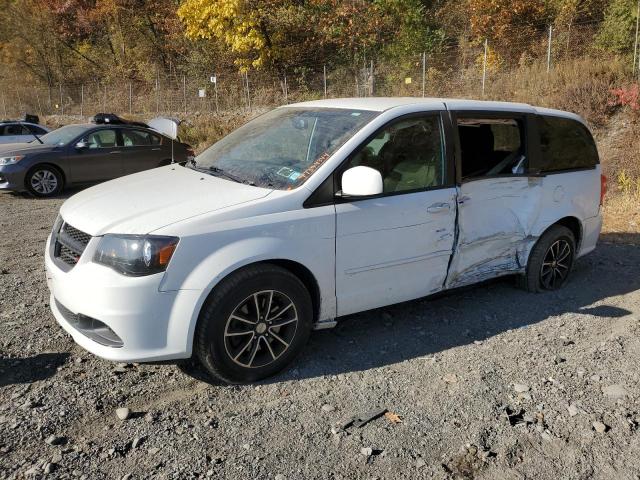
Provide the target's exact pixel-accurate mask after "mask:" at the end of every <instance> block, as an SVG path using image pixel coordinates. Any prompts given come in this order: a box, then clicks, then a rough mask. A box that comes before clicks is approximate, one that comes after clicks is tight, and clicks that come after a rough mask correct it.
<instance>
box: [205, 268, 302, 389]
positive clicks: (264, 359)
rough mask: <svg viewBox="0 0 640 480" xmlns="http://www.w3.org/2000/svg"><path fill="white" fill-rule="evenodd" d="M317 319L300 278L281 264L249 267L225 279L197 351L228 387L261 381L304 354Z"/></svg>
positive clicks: (212, 300)
mask: <svg viewBox="0 0 640 480" xmlns="http://www.w3.org/2000/svg"><path fill="white" fill-rule="evenodd" d="M312 317H313V309H312V303H311V297H310V295H309V292H308V291H307V289H306V288H305V286H304V285H303V283H302V282H301V281H300V280H299V279H298V278H297V277H296V276H295V275H293V274H292V273H291V272H289V271H288V270H285V269H283V268H280V267H277V266H275V265H268V264H265V265H256V266H253V267H248V268H246V269H243V270H241V271H239V272H236V273H234V274H232V275H231V276H230V277H229V278H227V279H225V280H223V282H222V283H221V284H220V285H219V286H217V287H216V288H215V290H214V291H213V293H212V295H211V296H210V298H209V299H208V300H207V302H206V304H205V306H204V307H203V310H202V312H201V314H200V320H199V323H198V328H197V329H196V335H195V345H194V347H195V352H196V355H197V357H198V359H199V360H200V362H201V363H202V365H203V366H204V367H205V368H206V369H207V371H208V372H209V373H210V374H211V375H213V376H215V377H217V378H219V379H221V380H223V381H225V382H227V383H246V382H253V381H256V380H260V379H263V378H266V377H269V376H271V375H274V374H275V373H277V372H279V371H280V370H282V369H283V368H284V367H286V366H287V365H288V364H289V363H290V362H291V361H292V360H293V359H294V358H295V357H296V356H297V355H298V354H299V353H300V352H301V350H302V348H303V347H304V345H305V343H306V342H307V339H308V338H309V334H310V332H311V325H312Z"/></svg>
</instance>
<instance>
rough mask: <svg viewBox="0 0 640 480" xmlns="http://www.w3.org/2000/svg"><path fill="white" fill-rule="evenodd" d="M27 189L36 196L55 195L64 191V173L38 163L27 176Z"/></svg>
mask: <svg viewBox="0 0 640 480" xmlns="http://www.w3.org/2000/svg"><path fill="white" fill-rule="evenodd" d="M25 183H26V187H27V189H28V190H29V191H30V192H31V193H32V194H33V195H35V196H36V197H53V196H54V195H57V194H59V193H60V192H61V191H62V184H63V180H62V175H61V174H60V172H59V171H58V170H57V169H56V168H53V167H50V166H48V165H38V166H36V167H34V168H32V169H31V170H30V171H29V173H27V176H26V178H25Z"/></svg>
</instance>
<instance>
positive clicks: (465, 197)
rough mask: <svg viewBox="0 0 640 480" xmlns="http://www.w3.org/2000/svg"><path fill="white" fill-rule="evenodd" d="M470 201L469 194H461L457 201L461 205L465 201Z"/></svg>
mask: <svg viewBox="0 0 640 480" xmlns="http://www.w3.org/2000/svg"><path fill="white" fill-rule="evenodd" d="M470 201H471V197H470V196H469V195H463V196H461V197H459V198H458V203H459V204H460V205H462V204H463V203H467V202H470Z"/></svg>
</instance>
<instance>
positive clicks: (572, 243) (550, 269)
mask: <svg viewBox="0 0 640 480" xmlns="http://www.w3.org/2000/svg"><path fill="white" fill-rule="evenodd" d="M575 251H576V240H575V237H574V235H573V232H571V230H569V229H568V228H567V227H563V226H562V225H553V226H552V227H551V228H549V229H548V230H547V231H546V232H545V233H544V234H543V235H542V236H541V237H540V239H539V240H538V242H537V243H536V244H535V246H534V247H533V250H532V251H531V254H530V255H529V262H528V263H527V271H526V273H525V275H524V276H523V277H522V278H521V281H522V286H523V287H524V288H525V289H526V290H528V291H529V292H544V291H549V290H557V289H559V288H561V287H562V286H563V285H564V284H565V283H566V281H567V278H569V274H570V273H571V268H572V267H573V261H574V258H575Z"/></svg>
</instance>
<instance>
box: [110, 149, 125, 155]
mask: <svg viewBox="0 0 640 480" xmlns="http://www.w3.org/2000/svg"><path fill="white" fill-rule="evenodd" d="M109 153H110V154H111V155H114V154H116V153H122V152H121V151H120V150H116V151H115V152H109Z"/></svg>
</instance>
